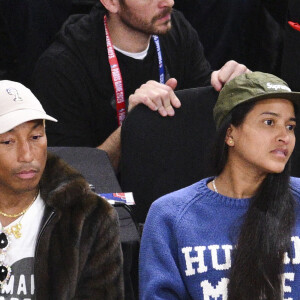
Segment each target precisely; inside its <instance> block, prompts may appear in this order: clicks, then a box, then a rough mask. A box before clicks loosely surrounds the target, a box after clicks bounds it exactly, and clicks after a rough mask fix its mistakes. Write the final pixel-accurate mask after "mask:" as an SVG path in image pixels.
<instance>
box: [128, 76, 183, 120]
mask: <svg viewBox="0 0 300 300" xmlns="http://www.w3.org/2000/svg"><path fill="white" fill-rule="evenodd" d="M176 86H177V80H176V79H175V78H170V79H169V80H168V81H167V82H166V83H165V84H161V83H159V82H157V81H154V80H149V81H147V83H145V84H143V85H142V86H141V87H140V88H138V89H137V90H136V91H135V92H134V94H132V95H130V96H129V105H128V111H130V110H131V109H133V107H135V106H136V105H138V104H140V103H143V104H145V105H146V106H148V107H149V108H150V109H151V110H154V111H158V112H159V114H160V115H162V116H163V117H166V116H174V114H175V111H174V108H173V107H175V108H179V107H180V106H181V103H180V101H179V99H178V98H177V97H176V95H175V93H174V90H175V88H176Z"/></svg>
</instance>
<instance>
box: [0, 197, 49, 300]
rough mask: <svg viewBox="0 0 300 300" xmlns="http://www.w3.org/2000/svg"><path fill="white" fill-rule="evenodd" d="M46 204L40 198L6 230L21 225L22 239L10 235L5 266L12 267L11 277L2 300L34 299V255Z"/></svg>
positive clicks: (0, 298) (2, 294) (4, 289)
mask: <svg viewBox="0 0 300 300" xmlns="http://www.w3.org/2000/svg"><path fill="white" fill-rule="evenodd" d="M44 209H45V204H44V202H43V200H42V198H41V197H40V194H39V195H38V196H37V198H36V200H35V201H34V202H33V204H32V205H31V206H30V208H29V209H28V210H27V212H26V213H25V214H24V215H23V216H21V217H19V218H18V219H17V220H15V221H14V222H12V223H11V224H9V225H8V226H6V227H5V228H4V230H5V229H7V228H10V227H11V226H13V225H16V224H17V223H18V222H20V223H21V225H22V229H21V234H22V235H21V237H20V238H18V239H17V238H15V236H14V235H13V234H10V235H9V238H10V245H9V248H8V249H7V252H6V256H5V260H4V264H5V265H8V266H11V276H10V279H9V281H8V282H7V283H6V284H5V285H4V287H3V289H2V290H1V292H0V300H21V299H22V300H31V299H34V290H35V288H34V274H33V267H34V254H35V247H36V242H37V237H38V233H39V229H40V224H41V221H42V218H43V215H44Z"/></svg>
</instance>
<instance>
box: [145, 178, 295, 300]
mask: <svg viewBox="0 0 300 300" xmlns="http://www.w3.org/2000/svg"><path fill="white" fill-rule="evenodd" d="M210 180H211V178H206V179H203V180H201V181H199V182H197V183H195V184H193V185H191V186H189V187H186V188H184V189H181V190H179V191H176V192H173V193H171V194H168V195H165V196H163V197H162V198H160V199H158V200H157V201H155V202H154V203H153V204H152V206H151V208H150V211H149V214H148V216H147V220H146V223H145V227H144V231H143V236H142V243H141V250H140V300H144V299H146V300H155V299H165V300H171V299H180V300H183V299H203V300H226V299H227V283H228V276H229V269H230V267H231V252H232V249H233V245H235V244H236V241H237V236H238V232H239V228H240V225H241V223H242V221H243V215H244V214H245V212H246V210H247V208H248V206H249V199H234V198H228V197H225V196H222V195H220V194H218V193H215V192H213V191H211V190H210V189H209V188H208V187H207V183H208V182H209V181H210ZM291 185H292V192H293V195H294V197H295V199H296V203H297V205H296V226H295V228H294V231H293V234H292V237H291V241H292V252H291V254H290V257H289V256H288V255H287V254H286V257H285V269H284V274H283V289H284V300H299V299H300V179H298V178H297V179H296V178H292V179H291ZM253 300H256V299H253Z"/></svg>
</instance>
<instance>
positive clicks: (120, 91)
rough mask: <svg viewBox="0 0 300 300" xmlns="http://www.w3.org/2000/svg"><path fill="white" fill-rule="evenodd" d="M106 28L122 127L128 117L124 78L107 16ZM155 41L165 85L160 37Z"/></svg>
mask: <svg viewBox="0 0 300 300" xmlns="http://www.w3.org/2000/svg"><path fill="white" fill-rule="evenodd" d="M104 28H105V37H106V46H107V53H108V62H109V65H110V71H111V78H112V82H113V86H114V90H115V97H116V108H117V117H118V124H119V126H121V125H122V122H123V121H124V119H125V117H126V108H125V92H124V85H123V78H122V74H121V70H120V66H119V63H118V59H117V56H116V52H115V49H114V47H113V44H112V42H111V38H110V35H109V32H108V26H107V18H106V16H104ZM153 40H154V43H155V46H156V51H157V56H158V63H159V66H158V69H159V81H160V83H165V73H164V63H163V59H162V54H161V49H160V43H159V38H158V36H156V35H154V36H153Z"/></svg>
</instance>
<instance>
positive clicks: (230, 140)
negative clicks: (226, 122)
mask: <svg viewBox="0 0 300 300" xmlns="http://www.w3.org/2000/svg"><path fill="white" fill-rule="evenodd" d="M233 130H234V128H233V126H232V125H230V126H229V127H228V129H227V132H226V137H225V143H226V144H227V145H228V146H229V147H233V146H234V139H233V134H232V132H233Z"/></svg>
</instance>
